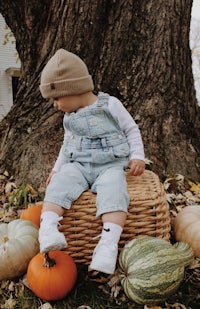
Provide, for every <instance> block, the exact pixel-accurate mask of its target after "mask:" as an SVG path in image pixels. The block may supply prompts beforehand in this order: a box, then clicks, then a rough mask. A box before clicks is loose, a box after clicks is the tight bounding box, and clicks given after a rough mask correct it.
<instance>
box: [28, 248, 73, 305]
mask: <svg viewBox="0 0 200 309" xmlns="http://www.w3.org/2000/svg"><path fill="white" fill-rule="evenodd" d="M76 279H77V268H76V264H75V263H74V260H73V259H72V257H71V256H69V255H68V254H67V253H65V252H63V251H59V250H56V251H50V252H48V253H38V254H37V255H36V256H35V257H33V258H32V260H31V261H30V263H29V266H28V270H27V280H28V284H29V287H30V289H31V290H32V291H33V292H34V293H35V295H36V296H38V297H40V298H41V299H43V300H47V301H54V300H59V299H63V298H64V297H65V296H66V295H67V294H68V293H69V292H70V291H71V290H72V288H73V287H74V285H75V282H76Z"/></svg>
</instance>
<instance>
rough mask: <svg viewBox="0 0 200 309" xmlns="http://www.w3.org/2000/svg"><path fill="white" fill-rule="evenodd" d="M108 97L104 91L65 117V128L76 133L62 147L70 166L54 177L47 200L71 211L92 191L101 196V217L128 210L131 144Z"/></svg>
mask: <svg viewBox="0 0 200 309" xmlns="http://www.w3.org/2000/svg"><path fill="white" fill-rule="evenodd" d="M108 98H109V95H107V94H105V93H102V92H100V93H99V95H98V100H97V102H95V103H94V104H92V105H90V106H86V107H84V108H81V109H79V110H78V111H77V112H76V113H71V114H69V115H68V116H67V117H65V118H64V127H65V129H66V130H68V131H70V132H71V133H72V134H69V136H68V137H65V140H64V143H63V146H62V151H63V153H64V155H65V157H66V160H67V163H66V164H65V165H63V166H62V169H61V171H60V172H58V173H56V174H55V175H54V176H53V177H52V180H51V182H50V184H49V185H48V187H47V190H46V196H45V201H48V202H52V203H55V204H57V205H60V206H62V207H64V208H70V206H71V203H72V202H73V201H74V200H76V199H77V198H78V197H79V196H80V194H81V193H82V192H83V191H86V190H88V189H89V188H91V190H92V191H93V192H94V193H97V200H96V206H97V216H100V215H101V214H103V213H105V212H112V211H125V212H126V211H127V207H128V204H129V196H128V193H127V183H126V177H125V173H124V168H125V167H126V166H127V165H128V158H129V145H128V142H127V139H126V136H125V134H124V132H122V130H121V128H120V126H119V125H118V123H117V121H116V120H115V119H114V118H113V117H112V115H111V114H110V112H109V110H108ZM66 136H67V134H66Z"/></svg>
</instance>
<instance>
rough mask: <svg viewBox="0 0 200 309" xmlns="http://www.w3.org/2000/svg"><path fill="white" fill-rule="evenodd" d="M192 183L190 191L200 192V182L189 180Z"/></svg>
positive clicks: (196, 193)
mask: <svg viewBox="0 0 200 309" xmlns="http://www.w3.org/2000/svg"><path fill="white" fill-rule="evenodd" d="M188 183H189V185H190V191H192V192H193V193H194V194H195V195H198V194H200V183H197V184H196V183H194V182H192V181H188Z"/></svg>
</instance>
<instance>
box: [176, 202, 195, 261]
mask: <svg viewBox="0 0 200 309" xmlns="http://www.w3.org/2000/svg"><path fill="white" fill-rule="evenodd" d="M174 235H175V238H176V240H177V241H183V242H186V243H188V244H189V245H190V246H191V247H192V249H193V251H194V254H195V256H196V257H198V258H200V206H199V205H191V206H186V207H184V208H183V209H181V211H180V212H179V213H178V214H177V216H176V217H175V219H174Z"/></svg>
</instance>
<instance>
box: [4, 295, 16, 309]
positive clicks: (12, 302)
mask: <svg viewBox="0 0 200 309" xmlns="http://www.w3.org/2000/svg"><path fill="white" fill-rule="evenodd" d="M16 304H17V300H16V299H13V298H12V295H11V297H10V298H9V299H7V300H6V301H5V303H4V304H3V305H1V308H2V309H4V308H5V309H13V308H15V306H16Z"/></svg>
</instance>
